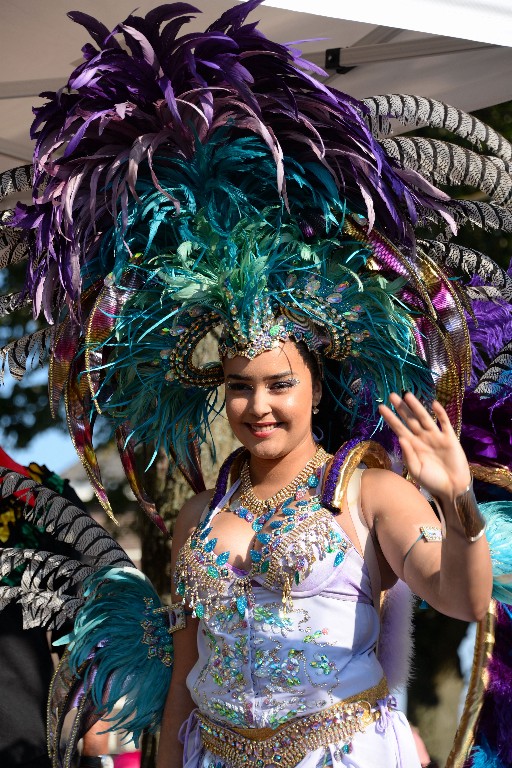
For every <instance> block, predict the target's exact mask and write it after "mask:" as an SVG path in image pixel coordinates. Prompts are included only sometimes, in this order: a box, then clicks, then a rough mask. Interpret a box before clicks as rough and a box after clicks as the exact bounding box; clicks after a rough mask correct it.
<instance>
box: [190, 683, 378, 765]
mask: <svg viewBox="0 0 512 768" xmlns="http://www.w3.org/2000/svg"><path fill="white" fill-rule="evenodd" d="M388 693H389V692H388V686H387V683H386V680H385V678H383V679H382V680H381V681H380V683H379V684H378V685H376V686H374V687H373V688H368V689H367V690H366V691H362V692H361V693H358V694H356V695H355V696H352V697H350V698H348V699H345V700H344V701H339V702H338V703H337V704H334V705H333V706H332V707H328V708H327V709H324V710H322V711H321V712H316V713H315V714H312V715H306V716H305V717H298V718H295V719H294V720H292V721H291V722H289V723H284V724H283V725H280V726H279V727H278V728H226V727H224V726H223V725H219V724H217V723H214V722H213V721H212V720H210V719H209V718H208V717H206V716H205V715H203V714H201V713H199V714H198V716H197V717H198V722H199V731H200V735H201V742H202V744H203V746H204V747H205V748H206V749H208V750H210V751H211V752H213V754H214V755H215V756H216V757H219V758H220V759H221V760H224V761H225V762H226V763H228V764H229V765H230V766H232V767H233V768H274V767H275V766H279V768H293V766H295V765H297V763H299V762H300V761H301V760H302V759H304V757H306V755H307V754H308V753H310V752H312V751H314V750H315V749H319V748H321V747H327V746H328V745H329V744H336V745H338V744H343V747H342V751H344V752H349V751H350V740H351V739H352V737H353V736H354V735H355V734H356V733H357V732H363V731H364V730H365V729H366V728H367V727H368V726H369V725H371V724H372V723H374V722H376V721H377V720H378V719H379V718H380V717H381V708H379V707H378V705H377V702H378V701H380V700H381V699H385V698H386V697H387V696H388Z"/></svg>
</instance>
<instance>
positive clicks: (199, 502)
mask: <svg viewBox="0 0 512 768" xmlns="http://www.w3.org/2000/svg"><path fill="white" fill-rule="evenodd" d="M213 493H214V492H213V489H210V490H207V491H202V492H201V493H197V494H196V495H195V496H192V498H191V499H189V500H188V501H186V502H185V504H184V505H183V506H182V508H181V509H180V511H179V513H178V517H177V518H176V524H175V526H174V536H173V538H174V540H175V541H176V542H184V541H185V540H186V539H187V538H188V536H189V535H190V534H191V533H192V531H193V530H194V529H195V528H196V527H197V524H198V523H199V520H200V519H201V515H202V514H203V512H204V509H205V507H207V506H208V504H209V503H210V501H211V500H212V496H213Z"/></svg>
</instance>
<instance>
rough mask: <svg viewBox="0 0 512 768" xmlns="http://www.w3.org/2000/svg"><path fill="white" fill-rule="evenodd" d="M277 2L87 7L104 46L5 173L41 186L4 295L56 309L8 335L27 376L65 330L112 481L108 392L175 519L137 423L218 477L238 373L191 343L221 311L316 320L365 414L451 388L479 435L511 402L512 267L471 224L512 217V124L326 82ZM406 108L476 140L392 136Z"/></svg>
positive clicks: (97, 482) (23, 224)
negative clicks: (213, 423)
mask: <svg viewBox="0 0 512 768" xmlns="http://www.w3.org/2000/svg"><path fill="white" fill-rule="evenodd" d="M259 3H260V0H249V2H246V3H243V4H240V5H239V6H237V7H235V8H232V9H231V10H229V11H227V12H226V13H225V14H223V15H222V16H221V18H220V19H219V20H218V21H216V22H215V23H214V24H212V25H211V26H210V27H209V28H208V29H207V30H206V31H205V32H204V33H193V34H184V35H182V36H179V32H180V30H181V27H182V26H183V25H184V24H185V23H186V22H188V21H189V20H190V19H191V18H192V15H193V14H195V13H196V10H197V9H195V8H193V7H192V6H189V5H188V4H185V3H172V4H167V5H162V6H160V7H158V8H155V9H154V10H153V11H151V12H150V13H148V14H147V15H146V16H145V17H139V16H133V15H132V16H129V17H128V18H127V19H126V20H125V22H124V23H122V24H120V25H118V26H117V27H116V28H115V29H114V30H112V31H110V30H108V29H107V28H106V27H104V26H103V25H102V24H101V23H100V22H98V21H96V20H95V19H93V18H91V17H89V16H87V15H86V14H83V13H79V12H74V13H71V14H70V17H71V19H72V20H73V21H75V22H78V23H80V24H82V25H83V26H84V27H85V28H86V29H87V30H88V32H89V33H90V34H91V36H92V38H93V40H94V43H95V45H92V44H86V45H85V46H84V48H83V57H84V60H83V62H82V63H81V64H80V65H79V66H78V67H77V69H75V71H74V72H73V73H72V75H71V77H70V78H69V81H68V83H67V85H66V86H65V87H63V88H62V89H61V90H60V91H58V92H57V93H47V94H44V95H45V96H46V99H47V101H46V103H45V105H44V106H43V107H41V108H38V109H37V110H36V111H35V115H36V116H35V121H34V124H33V128H32V136H33V138H34V139H35V141H36V145H35V152H34V164H33V168H32V169H27V170H25V171H24V170H20V169H18V170H17V171H16V172H15V173H14V174H12V175H5V176H4V177H2V189H3V190H4V194H7V193H8V192H12V191H13V188H14V190H20V189H22V188H23V187H24V186H26V185H31V186H32V188H33V202H32V204H31V205H29V206H24V205H21V204H19V205H18V206H17V207H16V209H15V210H14V211H13V212H6V213H4V214H3V219H2V221H3V223H4V226H3V228H2V231H1V234H0V238H1V240H0V248H1V249H2V250H1V251H0V258H1V259H2V261H1V263H2V265H8V264H9V263H14V262H15V261H19V260H21V259H27V262H28V266H27V279H26V286H25V291H24V292H23V293H22V294H19V295H18V294H17V295H15V296H9V297H4V299H3V302H2V309H3V311H4V312H8V311H10V310H11V309H12V308H14V307H17V306H19V305H20V304H22V303H23V302H25V301H27V300H30V301H31V302H32V305H33V310H34V313H35V314H36V315H38V314H39V313H42V314H43V316H44V317H45V318H46V321H47V322H48V323H52V325H51V330H50V331H47V330H41V331H38V332H37V334H35V335H31V336H29V337H27V338H24V339H22V340H19V341H16V342H13V343H12V344H10V345H8V347H6V348H4V349H3V350H1V351H0V355H1V356H2V358H3V360H4V362H5V360H6V358H7V357H8V360H9V366H10V369H11V371H12V372H13V373H14V374H15V375H22V373H23V369H24V367H25V360H26V356H27V352H28V351H29V350H30V349H32V348H33V347H34V346H35V347H36V348H37V349H38V350H39V351H40V350H42V349H44V346H45V344H47V343H48V337H49V336H50V341H49V346H50V400H51V406H52V408H53V410H54V411H55V409H56V408H57V405H58V403H59V400H60V398H61V396H62V395H64V400H65V403H66V410H67V419H68V425H69V429H70V433H71V435H72V438H73V441H74V444H75V447H76V449H77V451H78V454H79V456H80V458H81V460H82V462H83V463H84V466H85V468H86V469H87V472H88V474H89V477H90V479H91V482H92V483H93V486H94V488H95V490H96V493H97V495H98V497H99V499H100V501H101V502H102V503H103V505H104V506H105V507H106V508H107V509H108V508H109V507H108V500H107V497H106V493H105V490H104V488H103V484H102V481H101V474H100V470H99V467H98V464H97V461H96V457H95V454H94V450H93V447H92V429H93V423H94V418H93V414H94V412H95V411H99V412H101V413H104V414H105V415H107V416H108V417H109V418H110V419H111V421H112V423H113V424H114V426H115V428H116V434H117V438H118V445H119V449H120V454H121V458H122V461H123V464H124V467H125V470H126V472H127V475H128V477H129V479H130V482H131V484H132V487H133V489H134V492H135V494H136V496H137V498H138V499H139V501H140V503H141V504H142V506H143V507H144V508H145V509H146V511H147V512H148V513H149V514H150V515H152V516H153V517H154V519H155V520H156V521H157V522H159V523H160V524H161V521H159V520H158V518H157V516H156V514H155V509H154V506H153V505H152V503H151V501H150V500H149V499H148V498H147V496H146V494H145V493H144V490H143V488H142V485H141V483H140V481H139V479H138V478H137V476H136V472H135V462H134V455H133V451H134V446H135V445H136V443H137V442H141V441H142V442H144V443H152V444H153V445H154V446H155V450H156V449H157V448H158V447H159V446H163V447H164V448H165V449H166V450H167V451H168V452H169V453H170V454H171V455H173V456H174V457H175V458H176V460H177V462H178V464H179V466H180V467H181V469H182V470H183V472H184V473H185V475H186V477H187V478H188V480H189V482H190V483H191V485H192V487H194V488H195V489H196V490H199V489H201V487H203V486H202V477H201V472H200V466H199V463H198V458H197V456H198V452H197V445H198V442H200V441H201V440H203V439H204V437H205V435H206V434H207V431H208V423H209V418H211V416H212V415H213V414H215V413H216V412H218V411H219V409H220V408H221V405H222V403H221V401H220V400H219V395H218V386H219V384H220V383H221V381H222V372H221V368H220V364H219V361H218V360H217V361H215V360H212V361H211V363H209V364H207V365H203V366H199V365H198V364H197V363H196V362H195V359H194V351H195V350H196V348H197V346H198V344H199V343H200V341H201V340H202V339H203V338H204V337H205V336H206V335H207V334H208V333H210V332H211V331H216V330H218V331H219V332H220V334H221V335H222V352H223V354H231V353H234V352H236V351H240V350H247V349H252V353H254V352H255V351H260V350H261V349H265V348H267V347H268V346H269V345H271V344H272V343H274V342H275V340H276V339H281V338H288V337H290V338H294V339H296V340H302V341H304V342H305V343H306V344H307V345H308V346H309V347H310V349H313V350H314V351H315V352H317V353H319V354H321V355H323V356H325V357H326V358H330V360H331V361H332V365H331V364H330V365H329V376H330V380H329V382H328V384H329V388H330V390H331V391H332V392H333V393H334V396H335V397H336V399H337V400H338V403H339V405H340V406H341V407H343V408H346V409H347V410H349V411H350V412H351V413H352V416H353V419H354V420H355V422H356V424H357V419H358V418H359V419H362V418H363V415H364V419H365V420H366V427H365V428H366V430H367V431H368V425H370V431H373V430H374V428H375V427H376V425H377V422H378V417H377V416H376V412H375V406H374V405H373V406H372V405H371V404H372V403H373V404H374V403H375V402H377V401H379V400H383V399H386V398H387V395H388V394H389V392H390V391H392V390H403V389H412V390H413V391H415V392H416V393H417V394H418V395H419V396H420V397H422V398H423V399H424V400H426V401H428V400H429V399H431V398H432V396H433V394H434V392H435V393H436V395H437V397H438V398H439V399H440V400H441V401H442V402H443V404H444V405H445V407H446V408H447V410H448V413H449V415H450V418H451V420H452V422H453V424H454V425H455V427H456V428H457V429H458V430H459V431H460V430H461V429H462V434H463V437H465V435H466V436H467V439H468V442H467V445H471V435H472V434H473V435H474V434H475V433H478V432H479V430H481V425H480V422H481V421H483V420H484V419H485V418H486V417H487V416H488V412H489V411H492V409H494V408H496V407H500V408H503V409H505V410H506V411H507V409H508V412H510V399H509V390H510V380H509V375H510V351H511V343H512V342H511V339H512V332H511V331H512V329H511V328H510V322H508V323H503V318H504V317H505V316H506V315H507V313H509V312H510V303H511V300H512V288H511V286H512V283H511V278H510V276H509V275H508V274H507V273H506V272H505V271H504V270H502V269H500V268H499V267H498V266H497V265H496V264H494V263H493V262H491V261H490V260H489V259H488V258H487V257H485V256H484V255H483V254H478V253H475V252H472V251H470V250H469V249H468V248H465V247H462V246H461V245H458V244H457V243H456V242H454V240H453V239H452V235H453V234H454V233H455V231H456V229H457V227H460V226H461V225H463V224H465V223H466V222H469V223H471V224H472V225H475V226H479V227H486V228H502V229H504V230H506V231H510V230H511V228H512V216H511V213H510V206H511V188H512V179H511V176H510V172H509V163H510V159H511V156H512V148H511V145H510V144H509V143H508V142H507V141H505V140H504V139H503V138H502V137H500V136H498V135H497V134H496V133H494V132H493V131H492V130H491V129H489V128H488V127H487V126H483V125H482V124H481V123H479V122H478V121H477V120H475V119H473V118H471V117H470V116H468V115H465V114H463V113H461V112H459V111H457V110H454V109H452V108H449V107H446V106H445V105H441V104H439V103H438V102H434V101H431V100H427V99H421V98H414V99H413V98H411V97H406V96H398V95H395V96H391V97H378V98H375V99H367V100H365V101H363V102H359V101H357V100H355V99H353V98H351V97H349V96H347V95H345V94H342V93H340V92H338V91H336V90H333V89H331V88H328V87H327V86H325V85H323V84H322V82H321V80H319V79H317V76H319V75H320V76H321V75H322V72H320V71H319V70H317V68H316V67H315V66H314V65H312V64H311V63H309V62H307V61H305V60H304V59H303V58H302V57H301V54H300V52H299V51H298V50H296V49H295V48H294V47H293V46H285V45H280V44H277V43H274V42H272V41H270V40H268V39H267V38H266V37H265V36H264V35H263V34H262V33H261V32H260V31H259V30H258V28H257V26H256V24H255V23H247V22H246V17H247V15H248V14H249V12H250V11H252V10H253V9H254V8H256V7H257V6H258V5H259ZM389 118H397V119H399V120H401V121H402V122H403V123H404V124H405V125H406V127H407V126H410V125H411V124H412V125H416V124H418V122H421V123H424V124H429V125H433V126H438V127H441V128H446V129H448V130H451V131H452V132H453V133H455V134H458V135H459V136H463V137H464V138H465V139H467V140H468V141H469V142H470V143H472V144H473V145H474V146H475V150H468V149H462V148H460V147H455V146H453V145H450V144H448V143H446V142H441V141H436V140H427V139H423V138H421V139H414V138H402V137H397V138H393V137H391V136H390V134H389ZM480 148H482V151H481V152H478V151H477V149H480ZM487 153H488V154H487ZM450 184H456V185H461V184H465V185H472V186H474V187H476V188H477V189H480V190H482V192H483V193H485V195H486V196H487V197H486V200H485V202H478V201H476V202H475V201H471V202H470V201H464V200H455V199H452V198H450V197H449V196H448V195H447V194H446V193H445V192H442V191H440V187H445V186H446V185H450ZM419 228H421V233H422V236H421V239H419V238H418V235H417V232H418V230H419ZM489 308H490V309H491V310H492V312H491V313H489V311H488V310H489ZM491 315H492V317H493V323H491V322H490V320H489V318H490V317H491ZM477 321H478V325H477ZM482 321H483V322H482ZM491 325H492V329H493V335H492V334H491V335H492V339H493V341H492V343H490V342H489V340H488V336H487V337H486V335H485V333H484V332H483V331H484V330H487V331H489V328H490V327H491ZM495 329H499V331H496V330H495ZM471 342H473V345H474V350H473V361H474V362H476V363H477V366H478V367H477V369H475V367H473V368H472V358H471ZM485 347H487V352H486V353H485V354H484V353H483V351H482V350H483V349H484V348H485ZM493 357H494V358H495V360H494V362H491V365H490V366H489V365H488V363H489V359H491V360H492V358H493ZM507 377H508V378H507ZM465 395H466V400H464V397H465ZM466 403H468V404H469V405H468V406H466ZM487 423H488V419H487ZM465 429H466V433H465V431H464V430H465ZM468 430H469V432H468ZM472 430H473V432H472ZM475 431H476V432H475ZM492 448H493V450H494V453H493V450H491V451H490V453H489V455H488V456H482V455H479V456H477V457H475V456H470V458H474V459H475V460H477V461H478V462H479V463H480V464H491V465H492V466H493V467H494V469H496V468H498V469H499V472H501V475H502V482H503V483H505V484H506V483H510V473H509V468H510V467H509V466H508V467H507V464H508V463H509V461H510V456H509V457H508V459H507V460H504V459H503V454H502V450H501V448H500V447H499V445H498V444H497V443H496V442H495V444H494V445H493V447H492ZM161 525H162V524H161Z"/></svg>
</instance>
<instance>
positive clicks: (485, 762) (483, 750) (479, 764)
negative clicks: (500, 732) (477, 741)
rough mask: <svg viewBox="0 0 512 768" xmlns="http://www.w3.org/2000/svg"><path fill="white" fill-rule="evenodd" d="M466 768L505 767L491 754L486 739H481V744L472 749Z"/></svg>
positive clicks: (505, 766)
mask: <svg viewBox="0 0 512 768" xmlns="http://www.w3.org/2000/svg"><path fill="white" fill-rule="evenodd" d="M468 766H470V767H471V768H507V765H505V763H504V762H503V761H502V760H500V758H499V756H498V755H497V754H496V753H495V752H493V750H492V749H491V747H490V746H489V744H488V742H487V740H486V739H483V740H482V744H481V745H479V746H478V747H473V749H472V750H471V754H470V758H469V762H468Z"/></svg>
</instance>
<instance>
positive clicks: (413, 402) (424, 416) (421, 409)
mask: <svg viewBox="0 0 512 768" xmlns="http://www.w3.org/2000/svg"><path fill="white" fill-rule="evenodd" d="M403 400H404V402H405V403H406V405H407V407H408V408H409V411H410V412H411V413H412V414H413V416H414V418H415V419H417V420H418V422H419V423H420V424H421V426H422V427H423V429H427V430H429V429H435V428H436V423H435V421H434V419H433V418H432V416H431V415H430V413H429V412H428V411H427V409H426V408H425V406H424V405H423V403H421V402H420V401H419V400H418V398H417V397H415V396H414V395H413V394H412V392H406V393H405V394H404V396H403Z"/></svg>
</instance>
